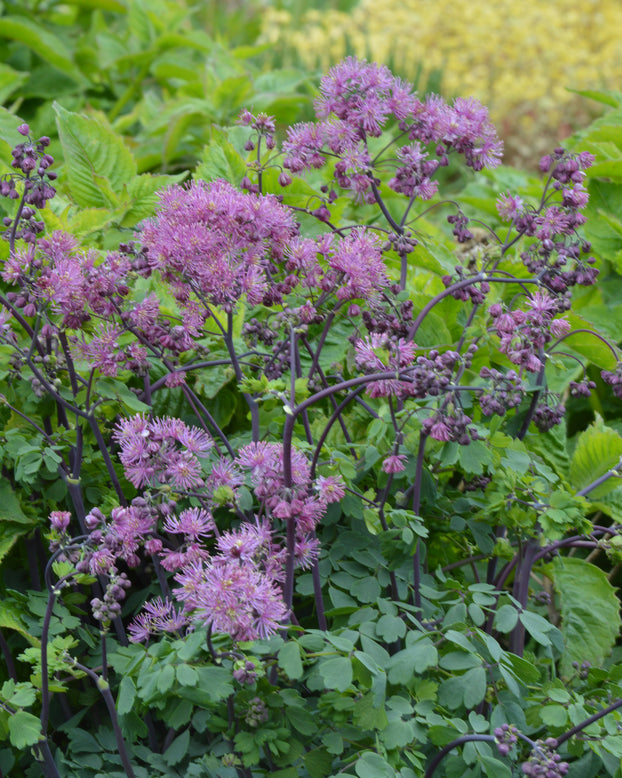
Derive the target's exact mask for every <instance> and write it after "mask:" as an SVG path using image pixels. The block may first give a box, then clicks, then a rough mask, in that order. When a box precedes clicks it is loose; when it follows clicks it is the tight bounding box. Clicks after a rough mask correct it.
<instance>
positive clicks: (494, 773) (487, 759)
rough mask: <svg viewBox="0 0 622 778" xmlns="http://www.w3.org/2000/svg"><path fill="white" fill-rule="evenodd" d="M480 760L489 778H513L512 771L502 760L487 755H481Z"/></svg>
mask: <svg viewBox="0 0 622 778" xmlns="http://www.w3.org/2000/svg"><path fill="white" fill-rule="evenodd" d="M479 760H480V762H481V763H482V766H483V768H484V772H485V773H486V775H487V776H488V778H512V771H511V770H510V768H509V767H508V766H507V765H506V764H503V762H502V761H501V760H499V759H495V758H494V757H492V756H486V755H485V754H480V755H479Z"/></svg>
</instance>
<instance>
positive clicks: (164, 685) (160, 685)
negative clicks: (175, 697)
mask: <svg viewBox="0 0 622 778" xmlns="http://www.w3.org/2000/svg"><path fill="white" fill-rule="evenodd" d="M174 683H175V668H174V667H173V665H165V666H164V667H163V668H162V669H161V670H159V671H158V675H157V681H156V687H157V689H158V691H159V692H160V694H165V693H166V692H167V691H168V690H169V689H170V688H171V687H172V686H173V684H174Z"/></svg>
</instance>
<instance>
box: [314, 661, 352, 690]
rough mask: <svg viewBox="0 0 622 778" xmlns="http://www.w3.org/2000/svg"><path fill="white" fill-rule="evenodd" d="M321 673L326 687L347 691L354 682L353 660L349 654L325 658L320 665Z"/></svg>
mask: <svg viewBox="0 0 622 778" xmlns="http://www.w3.org/2000/svg"><path fill="white" fill-rule="evenodd" d="M319 673H320V676H321V677H322V681H323V682H324V687H325V688H326V689H336V690H337V691H339V692H345V691H346V689H347V688H348V687H349V686H350V684H351V683H352V662H351V660H350V657H349V656H338V657H335V658H333V659H325V660H324V661H323V662H321V664H320V666H319Z"/></svg>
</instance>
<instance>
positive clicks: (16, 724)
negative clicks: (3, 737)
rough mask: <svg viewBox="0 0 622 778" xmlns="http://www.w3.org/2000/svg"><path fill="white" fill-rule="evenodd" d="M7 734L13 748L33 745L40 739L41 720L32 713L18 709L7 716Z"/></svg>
mask: <svg viewBox="0 0 622 778" xmlns="http://www.w3.org/2000/svg"><path fill="white" fill-rule="evenodd" d="M9 735H10V738H11V745H12V746H15V748H18V749H20V750H21V749H22V748H27V747H28V746H33V745H34V744H35V743H37V742H38V741H39V740H40V739H41V722H40V721H39V719H38V718H37V717H36V716H33V715H32V713H28V712H27V711H25V710H18V711H17V712H16V713H14V714H13V715H12V716H10V717H9Z"/></svg>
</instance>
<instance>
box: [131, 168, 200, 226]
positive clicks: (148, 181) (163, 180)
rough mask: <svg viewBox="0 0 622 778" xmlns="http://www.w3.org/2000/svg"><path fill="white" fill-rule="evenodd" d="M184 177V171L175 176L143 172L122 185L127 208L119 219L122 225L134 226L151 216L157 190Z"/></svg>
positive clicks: (156, 199)
mask: <svg viewBox="0 0 622 778" xmlns="http://www.w3.org/2000/svg"><path fill="white" fill-rule="evenodd" d="M184 178H186V174H185V173H180V174H179V175H177V176H165V175H160V176H153V175H151V174H150V173H143V174H142V175H140V176H135V177H134V178H132V179H131V180H130V181H129V182H128V183H127V184H126V185H124V186H123V193H122V196H123V199H124V200H125V203H126V205H127V210H126V211H125V213H124V214H123V217H122V219H121V226H122V227H135V226H136V225H137V224H138V222H140V221H142V220H143V219H147V218H148V217H150V216H153V214H154V212H155V208H156V204H157V202H158V192H160V191H162V190H164V189H166V188H167V187H169V186H171V185H172V184H178V183H179V182H180V181H183V180H184Z"/></svg>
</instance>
